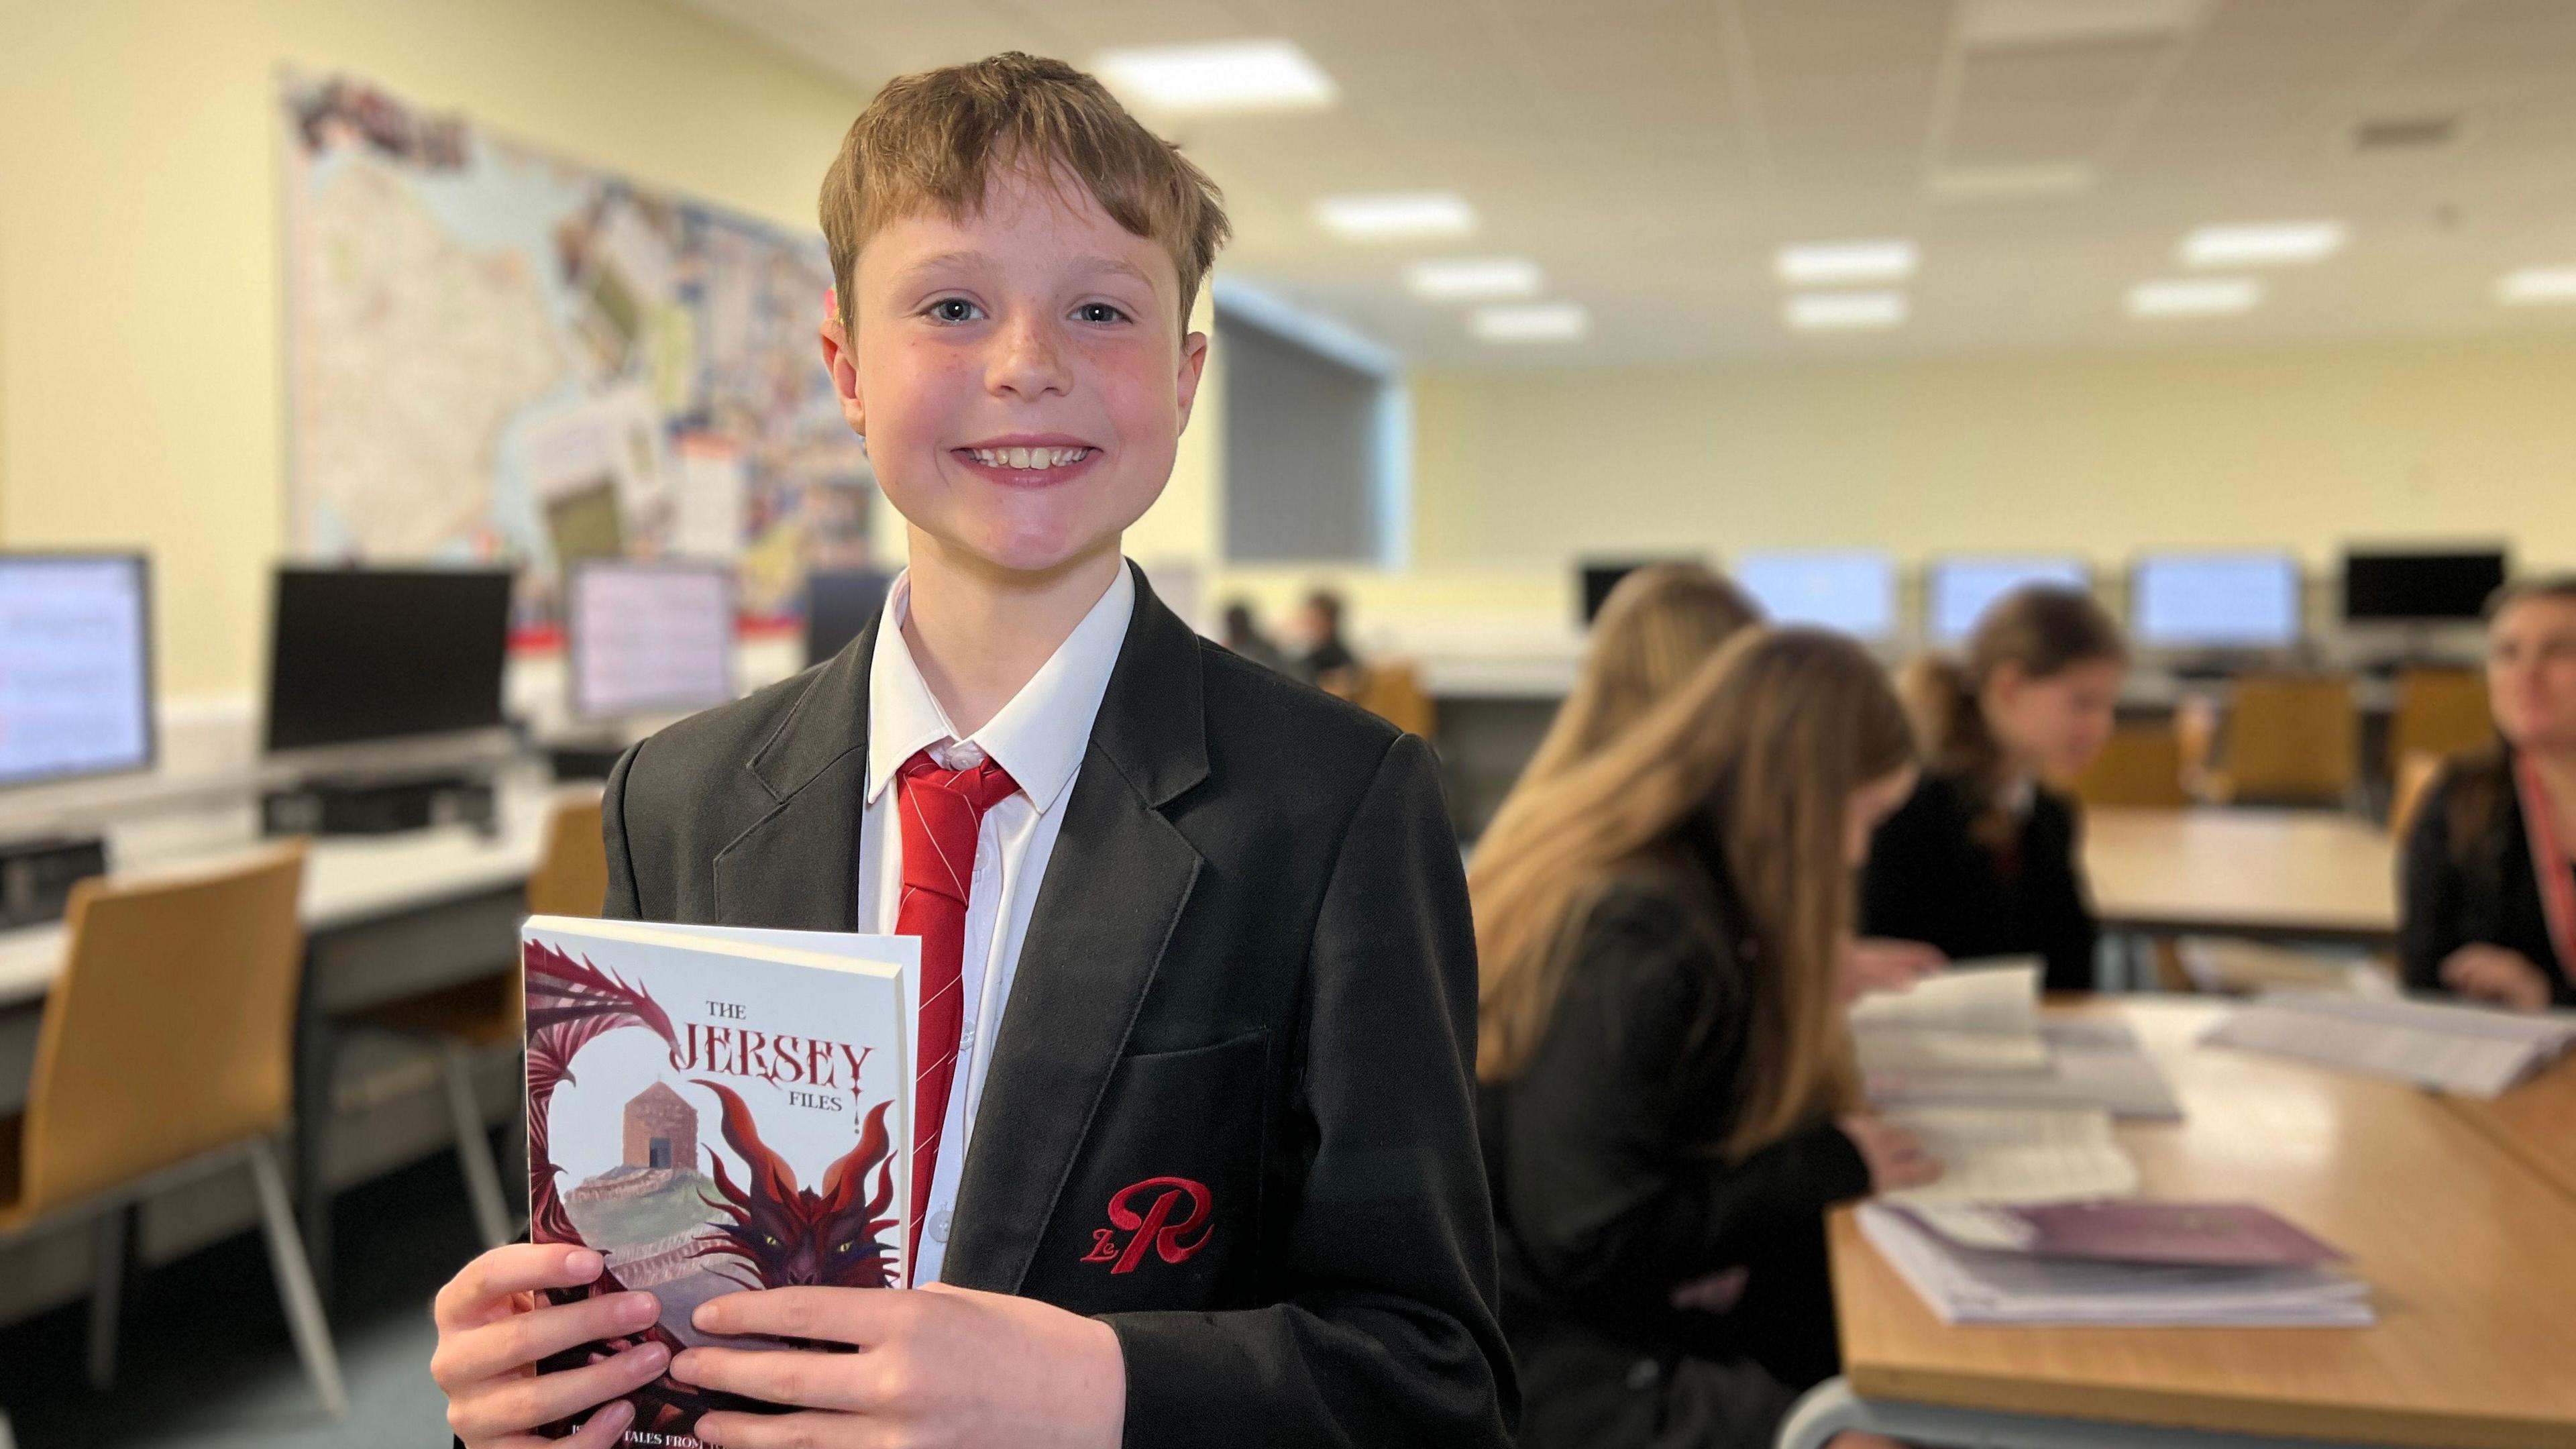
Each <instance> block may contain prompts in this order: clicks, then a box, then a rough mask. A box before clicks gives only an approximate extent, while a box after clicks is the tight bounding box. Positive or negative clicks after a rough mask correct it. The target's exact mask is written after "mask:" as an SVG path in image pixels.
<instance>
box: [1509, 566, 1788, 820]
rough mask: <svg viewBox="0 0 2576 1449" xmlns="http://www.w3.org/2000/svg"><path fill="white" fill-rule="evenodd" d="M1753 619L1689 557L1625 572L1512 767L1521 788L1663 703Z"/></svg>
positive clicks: (1750, 607)
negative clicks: (1527, 753)
mask: <svg viewBox="0 0 2576 1449" xmlns="http://www.w3.org/2000/svg"><path fill="white" fill-rule="evenodd" d="M1761 622H1762V606H1761V605H1759V604H1756V603H1754V602H1753V599H1752V597H1751V596H1750V595H1748V594H1746V593H1745V592H1744V591H1743V590H1742V589H1739V588H1737V587H1736V586H1735V585H1734V584H1733V583H1731V582H1729V581H1728V580H1727V579H1725V578H1723V577H1721V576H1719V575H1718V574H1716V573H1714V572H1712V571H1710V570H1709V569H1706V568H1704V567H1702V566H1700V565H1698V564H1695V563H1657V564H1647V565H1645V566H1644V567H1642V568H1638V569H1633V570H1631V571H1630V572H1629V573H1628V575H1627V576H1626V577H1625V578H1622V579H1621V580H1619V582H1618V584H1617V585H1616V586H1614V587H1613V588H1612V589H1611V590H1610V597H1609V598H1607V599H1605V600H1603V601H1602V604H1601V613H1600V614H1599V616H1598V617H1596V618H1594V619H1593V621H1592V638H1591V641H1590V642H1589V643H1588V644H1587V645H1585V647H1584V651H1583V668H1582V671H1581V672H1580V673H1579V674H1577V675H1576V677H1575V681H1574V689H1573V691H1572V692H1571V693H1569V694H1567V695H1566V697H1565V703H1564V704H1563V705H1561V706H1559V707H1558V709H1557V711H1556V720H1555V723H1553V724H1551V725H1549V726H1548V731H1547V738H1546V739H1544V740H1541V741H1540V742H1539V747H1538V753H1536V754H1534V755H1532V756H1531V757H1530V762H1529V765H1528V767H1527V768H1526V769H1524V770H1523V771H1522V772H1521V779H1520V785H1521V788H1528V787H1529V786H1530V785H1532V784H1533V783H1534V782H1537V781H1542V780H1548V779H1553V778H1554V777H1556V776H1557V775H1560V774H1563V773H1564V772H1565V771H1567V770H1569V769H1572V768H1573V767H1574V766H1576V765H1579V764H1581V763H1583V762H1584V761H1585V760H1588V759H1590V758H1592V756H1593V755H1595V754H1597V753H1598V752H1599V751H1600V749H1601V747H1602V746H1603V745H1605V744H1608V743H1609V742H1610V741H1611V740H1613V739H1616V738H1618V736H1619V735H1621V734H1623V733H1625V732H1626V730H1627V728H1628V727H1629V726H1630V725H1633V724H1635V723H1636V722H1637V721H1638V720H1639V719H1641V718H1643V717H1644V716H1645V714H1646V712H1647V711H1649V710H1651V709H1653V708H1654V707H1655V706H1656V705H1657V704H1660V703H1662V702H1663V699H1664V696H1666V695H1668V694H1670V693H1672V692H1673V690H1674V689H1675V688H1677V687H1678V686H1679V685H1680V684H1681V682H1682V681H1683V680H1685V679H1688V678H1690V677H1691V675H1692V673H1693V672H1695V671H1696V670H1698V668H1699V667H1700V665H1702V664H1704V663H1707V662H1708V657H1709V656H1710V655H1712V654H1714V653H1716V652H1717V651H1718V648H1719V646H1721V645H1723V644H1725V643H1726V641H1727V640H1729V639H1732V638H1734V637H1735V636H1736V635H1737V634H1738V633H1741V632H1742V631H1744V630H1745V629H1748V628H1750V627H1752V626H1753V625H1756V624H1759V623H1761Z"/></svg>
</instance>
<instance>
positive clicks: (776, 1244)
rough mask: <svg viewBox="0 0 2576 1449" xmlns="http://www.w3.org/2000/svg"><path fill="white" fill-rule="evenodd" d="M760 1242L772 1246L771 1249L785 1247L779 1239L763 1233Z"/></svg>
mask: <svg viewBox="0 0 2576 1449" xmlns="http://www.w3.org/2000/svg"><path fill="white" fill-rule="evenodd" d="M760 1240H761V1241H762V1242H764V1243H767V1244H768V1245H769V1246H771V1247H773V1248H775V1247H780V1246H783V1245H782V1244H781V1243H780V1242H779V1241H778V1239H777V1238H775V1237H773V1236H772V1235H770V1234H768V1233H763V1234H761V1235H760Z"/></svg>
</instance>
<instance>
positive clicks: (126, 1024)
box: [17, 841, 304, 1214]
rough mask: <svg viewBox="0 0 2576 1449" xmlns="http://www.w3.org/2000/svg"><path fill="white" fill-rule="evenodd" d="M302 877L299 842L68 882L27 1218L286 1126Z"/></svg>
mask: <svg viewBox="0 0 2576 1449" xmlns="http://www.w3.org/2000/svg"><path fill="white" fill-rule="evenodd" d="M303 883H304V844H303V842H301V841H297V842H294V843H292V844H289V845H284V846H280V847H277V848H275V849H271V850H263V851H261V852H260V853H259V854H258V855H256V856H254V857H252V858H250V859H249V860H246V861H244V862H242V863H240V864H237V865H233V866H230V867H227V868H224V869H221V870H216V871H211V872H206V873H202V874H191V875H188V876H185V877H175V878H170V879H161V880H149V881H138V882H131V883H127V882H115V881H111V880H108V879H105V878H93V879H90V880H85V881H82V882H80V883H79V884H77V885H75V886H73V887H72V894H71V901H70V906H69V910H68V912H67V920H68V924H69V940H68V946H67V949H66V952H65V960H64V964H63V973H62V975H61V977H60V978H59V979H57V980H56V981H55V982H54V987H53V990H52V991H51V992H50V993H49V994H48V995H47V996H46V998H45V1017H44V1024H43V1026H42V1027H40V1028H39V1029H38V1035H37V1038H36V1065H35V1071H34V1073H33V1074H32V1075H31V1076H30V1078H29V1079H28V1084H27V1087H28V1090H27V1117H26V1123H25V1126H24V1129H23V1131H24V1137H23V1138H22V1141H23V1144H24V1145H23V1148H22V1157H21V1161H22V1164H23V1167H22V1175H21V1177H20V1185H21V1192H20V1196H19V1201H18V1204H17V1207H18V1210H19V1211H20V1212H22V1213H27V1214H41V1213H43V1212H45V1211H46V1210H48V1209H50V1208H53V1207H56V1206H59V1205H61V1204H63V1203H67V1202H73V1201H76V1200H78V1199H80V1198H82V1197H85V1196H88V1195H89V1194H92V1193H95V1192H99V1191H102V1190H104V1189H106V1188H110V1187H113V1186H115V1185H117V1184H118V1183H122V1182H128V1181H131V1180H133V1179H134V1178H137V1177H140V1176H143V1175H145V1174H147V1173H150V1172H154V1171H156V1170H158V1169H161V1168H164V1167H169V1166H172V1165H174V1164H176V1163H180V1162H184V1161H186V1160H187V1159H188V1158H191V1157H194V1156H197V1155H198V1154H200V1153H203V1152H208V1151H212V1150H213V1149H215V1148H218V1147H221V1146H224V1145H225V1144H227V1143H231V1142H238V1141H240V1140H242V1139H243V1138H245V1137H249V1136H252V1135H254V1134H257V1133H261V1132H267V1131H271V1130H273V1129H274V1128H276V1127H277V1126H278V1124H280V1123H281V1122H283V1121H285V1120H286V1115H287V1108H288V1102H289V1100H290V1097H289V1084H290V1082H291V1081H292V1074H293V1048H294V1034H295V992H296V985H297V982H298V981H299V980H300V979H301V977H302V975H303V969H304V928H303V925H302V924H301V922H300V921H299V920H298V918H297V915H296V898H297V896H298V895H299V894H300V893H301V891H302V889H303Z"/></svg>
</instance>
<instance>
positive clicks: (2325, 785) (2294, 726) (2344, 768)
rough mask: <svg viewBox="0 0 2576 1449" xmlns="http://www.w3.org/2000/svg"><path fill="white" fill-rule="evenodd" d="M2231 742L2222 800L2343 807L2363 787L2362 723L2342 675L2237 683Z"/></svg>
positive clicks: (2221, 784) (2266, 678) (2227, 740)
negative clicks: (2360, 785) (2355, 790)
mask: <svg viewBox="0 0 2576 1449" xmlns="http://www.w3.org/2000/svg"><path fill="white" fill-rule="evenodd" d="M2224 738H2225V745H2224V748H2225V765H2224V770H2223V773H2222V774H2220V775H2218V776H2216V777H2214V783H2216V784H2217V785H2218V788H2217V789H2216V790H2214V791H2213V793H2214V794H2216V795H2218V797H2219V798H2221V799H2225V800H2230V801H2236V802H2256V801H2260V802H2268V803H2276V804H2313V805H2341V804H2344V803H2345V802H2346V801H2348V800H2349V799H2350V798H2351V796H2352V793H2353V790H2354V787H2355V786H2357V785H2358V784H2359V783H2360V778H2361V759H2360V754H2361V740H2360V719H2359V716H2357V715H2356V714H2355V713H2354V712H2353V703H2352V681H2351V680H2350V679H2349V678H2346V677H2343V676H2332V677H2302V676H2292V675H2272V676H2261V675H2255V676H2248V677H2246V678H2243V679H2239V680H2237V681H2236V684H2235V689H2234V697H2233V698H2232V699H2231V700H2230V702H2229V705H2228V710H2227V723H2226V726H2225V731H2224Z"/></svg>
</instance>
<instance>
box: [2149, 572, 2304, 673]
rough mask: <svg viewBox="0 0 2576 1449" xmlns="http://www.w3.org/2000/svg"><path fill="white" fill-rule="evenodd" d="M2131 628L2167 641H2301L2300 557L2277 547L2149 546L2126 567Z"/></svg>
mask: <svg viewBox="0 0 2576 1449" xmlns="http://www.w3.org/2000/svg"><path fill="white" fill-rule="evenodd" d="M2129 632H2130V634H2131V635H2132V636H2134V637H2135V638H2136V639H2137V641H2138V642H2139V643H2141V644H2145V645H2148V646H2150V647H2155V648H2169V649H2280V648H2286V647H2288V646H2290V645H2292V644H2296V643H2297V642H2298V641H2299V565H2298V561H2297V560H2295V559H2293V558H2291V557H2290V556H2289V555H2287V554H2277V553H2191V554H2184V553H2176V554H2151V555H2148V556H2147V557H2145V558H2142V559H2140V560H2138V562H2137V566H2136V567H2135V568H2134V569H2132V570H2131V571H2130V575H2129Z"/></svg>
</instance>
